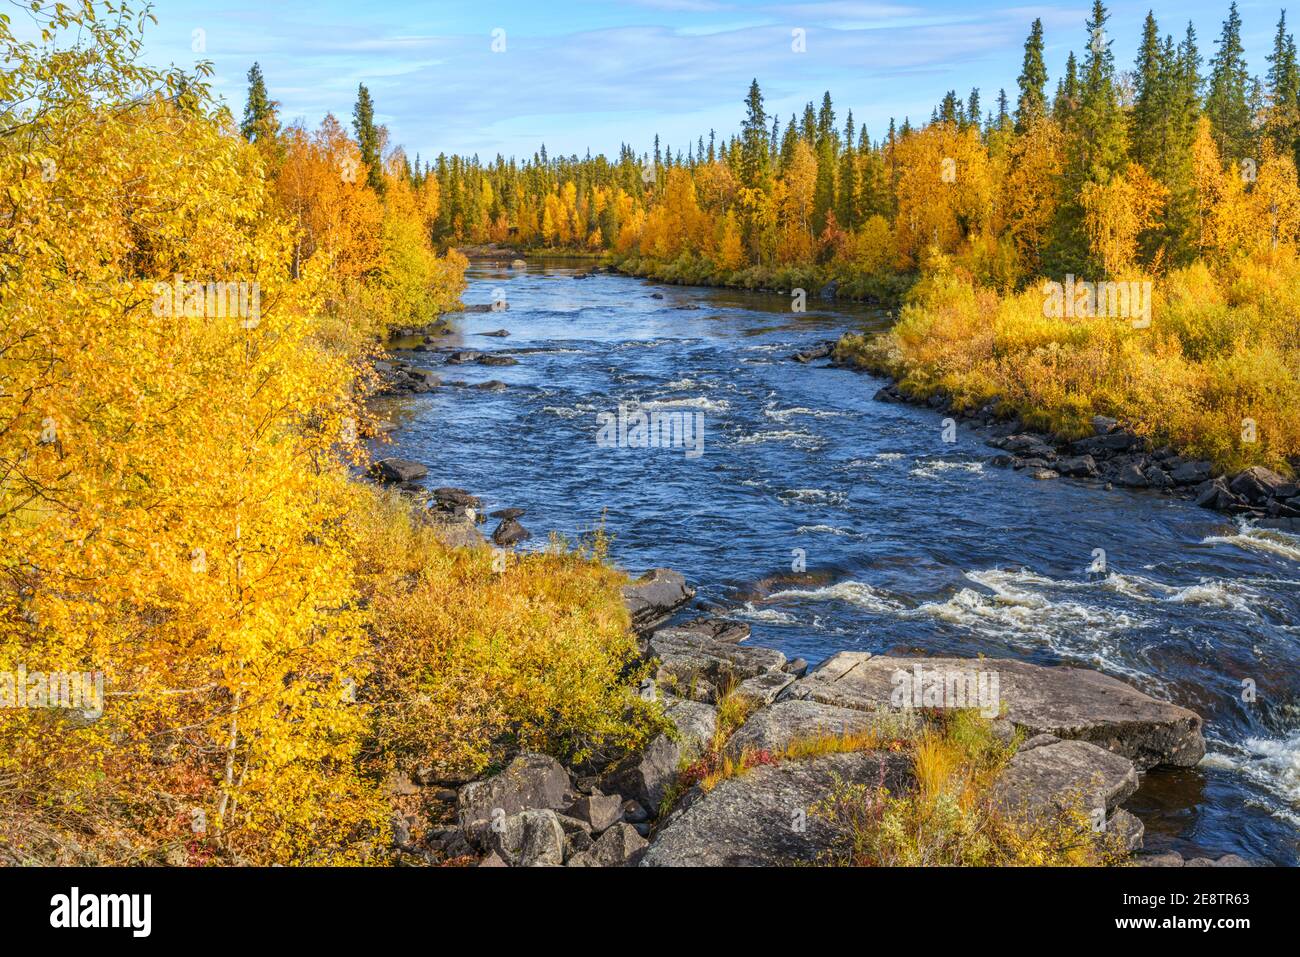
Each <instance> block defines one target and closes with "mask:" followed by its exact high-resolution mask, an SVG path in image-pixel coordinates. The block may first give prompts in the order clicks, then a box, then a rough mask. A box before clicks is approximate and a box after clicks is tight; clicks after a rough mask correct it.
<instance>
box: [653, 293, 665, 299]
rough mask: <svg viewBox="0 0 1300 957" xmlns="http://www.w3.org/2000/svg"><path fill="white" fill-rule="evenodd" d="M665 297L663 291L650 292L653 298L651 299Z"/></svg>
mask: <svg viewBox="0 0 1300 957" xmlns="http://www.w3.org/2000/svg"><path fill="white" fill-rule="evenodd" d="M663 297H664V294H663V293H662V292H652V293H650V298H651V299H662V298H663Z"/></svg>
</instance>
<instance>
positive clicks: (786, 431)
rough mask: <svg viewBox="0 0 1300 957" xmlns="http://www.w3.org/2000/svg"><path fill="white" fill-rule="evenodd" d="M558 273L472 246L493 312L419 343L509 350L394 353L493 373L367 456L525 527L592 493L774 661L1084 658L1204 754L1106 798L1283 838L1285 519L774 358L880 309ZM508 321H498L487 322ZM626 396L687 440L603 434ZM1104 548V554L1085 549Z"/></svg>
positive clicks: (1297, 725) (1289, 592)
mask: <svg viewBox="0 0 1300 957" xmlns="http://www.w3.org/2000/svg"><path fill="white" fill-rule="evenodd" d="M579 271H581V268H574V267H573V266H572V265H571V264H570V265H567V266H566V265H563V264H551V265H540V266H539V265H536V264H533V265H530V266H529V268H528V269H527V270H526V271H525V270H510V269H503V268H499V267H495V266H490V265H486V264H476V265H475V266H474V267H473V268H472V269H471V271H470V288H469V290H468V292H467V293H466V295H465V297H464V299H465V301H466V302H471V303H472V302H490V301H492V300H493V299H494V298H496V297H499V296H501V295H502V294H504V297H505V299H506V301H508V303H509V309H508V311H504V312H492V313H469V314H466V315H464V316H463V317H460V318H458V319H457V320H456V321H455V322H454V325H455V326H456V329H457V332H456V334H455V335H454V336H449V337H447V338H445V339H444V340H441V341H440V343H439V344H445V345H449V346H456V347H463V348H473V349H478V350H483V351H491V352H502V353H505V354H509V355H512V356H514V357H515V358H517V359H518V360H519V364H518V365H514V366H507V367H485V366H478V365H449V366H446V367H445V368H443V367H441V365H440V364H441V362H442V361H443V360H442V357H441V356H439V355H437V354H421V353H410V354H408V353H402V355H403V356H404V357H406V358H409V359H411V360H412V361H413V362H414V363H415V364H416V365H417V366H422V367H426V368H433V369H435V370H436V371H438V372H439V374H440V375H441V376H442V377H443V379H444V380H462V379H463V380H466V381H468V382H469V383H470V384H473V383H477V382H484V381H488V380H493V379H496V380H501V381H503V382H505V383H506V384H507V387H506V388H505V389H504V390H483V389H473V388H456V387H447V386H444V387H443V388H441V389H439V390H438V391H437V392H435V393H432V394H428V395H422V396H415V397H412V398H411V399H406V400H402V401H401V408H400V410H399V413H398V414H399V420H400V422H401V424H402V426H403V427H402V428H401V430H400V431H398V432H397V433H396V435H395V438H394V445H393V447H392V448H391V449H390V450H388V451H386V453H385V454H395V455H400V456H403V457H407V458H413V459H416V460H419V461H422V462H425V463H426V464H427V465H428V466H429V468H430V476H429V479H428V484H429V485H431V486H436V485H455V486H461V487H464V488H467V489H469V490H471V491H472V492H474V493H475V494H478V495H480V496H482V497H483V499H484V504H485V506H487V507H488V508H489V509H495V508H501V507H505V506H519V507H522V508H525V509H527V514H526V515H525V516H524V518H523V522H524V524H525V525H527V526H528V527H529V528H530V529H531V530H532V531H533V533H534V536H535V537H534V539H533V541H532V542H530V543H529V547H543V546H544V545H545V541H546V533H547V532H548V531H551V530H556V531H559V532H561V533H563V534H565V535H566V536H568V537H570V538H574V537H577V536H579V535H581V534H583V533H585V532H589V531H590V530H591V529H593V528H594V527H596V526H597V525H598V524H599V523H600V522H601V521H602V516H603V519H604V523H605V527H606V530H607V531H608V532H610V533H611V534H612V535H613V536H614V541H613V544H612V548H611V555H612V557H613V559H614V560H615V561H616V562H617V563H618V564H620V565H621V566H623V567H625V568H627V569H629V570H630V571H633V572H640V571H642V570H644V569H648V568H652V567H656V566H669V567H672V568H675V569H677V570H679V571H681V572H682V573H683V574H684V575H685V576H686V577H687V579H688V580H689V581H690V582H692V583H693V584H694V585H695V586H696V587H697V588H698V589H699V594H698V599H699V600H700V601H702V602H705V603H708V604H710V605H714V606H717V607H718V608H719V609H721V612H722V613H723V614H725V615H728V616H731V617H735V618H737V619H741V620H744V621H746V622H748V623H749V624H750V625H751V626H752V628H753V637H752V638H751V639H750V640H751V642H752V643H754V644H759V645H767V646H771V647H775V648H779V649H781V650H782V651H784V652H785V653H786V654H787V655H788V656H790V657H791V658H793V657H803V658H806V659H807V660H808V661H809V662H811V663H813V664H815V663H816V662H818V661H820V660H822V659H824V658H826V657H828V656H829V655H831V654H833V653H835V652H836V651H839V650H843V649H850V650H862V651H870V652H890V651H894V652H906V651H912V650H923V651H926V652H932V653H936V654H952V655H959V656H968V657H973V656H976V655H980V654H983V655H987V656H992V657H1015V658H1022V659H1025V660H1028V661H1032V662H1035V663H1039V664H1056V663H1069V664H1079V665H1085V666H1088V667H1092V668H1097V669H1100V670H1102V671H1105V672H1106V673H1108V674H1111V675H1115V676H1117V677H1119V678H1122V679H1124V680H1126V681H1129V682H1131V683H1133V684H1135V685H1137V686H1138V687H1140V688H1142V689H1143V690H1145V691H1147V692H1148V693H1150V694H1152V695H1154V696H1156V697H1159V698H1164V699H1168V700H1170V701H1173V702H1176V703H1178V704H1181V705H1184V706H1186V707H1189V708H1192V709H1194V710H1196V711H1198V712H1199V713H1200V714H1201V715H1202V716H1203V717H1204V718H1205V720H1206V734H1207V738H1208V739H1209V741H1210V748H1209V750H1210V753H1209V755H1208V756H1207V757H1206V759H1205V760H1204V761H1203V762H1202V764H1201V765H1200V766H1199V767H1197V768H1195V769H1190V770H1178V771H1168V770H1159V771H1153V772H1151V773H1149V774H1148V775H1146V776H1145V778H1144V782H1143V786H1142V788H1141V790H1140V791H1139V792H1138V794H1137V795H1136V796H1135V797H1134V798H1132V799H1131V800H1130V802H1129V803H1128V805H1127V806H1128V807H1129V808H1130V809H1132V810H1134V811H1135V812H1136V813H1138V815H1139V816H1140V817H1142V818H1143V820H1144V821H1145V823H1146V826H1147V846H1148V848H1161V849H1163V848H1165V847H1174V848H1176V849H1178V850H1182V851H1183V852H1184V853H1188V854H1192V853H1195V852H1197V851H1198V850H1200V851H1210V852H1214V853H1216V854H1217V853H1218V852H1226V851H1232V852H1235V853H1239V854H1242V855H1243V856H1246V857H1250V858H1253V859H1257V860H1268V861H1272V862H1275V863H1279V864H1292V865H1293V864H1296V863H1297V862H1298V861H1300V668H1297V663H1298V662H1300V536H1293V535H1287V534H1284V533H1281V532H1275V531H1266V530H1261V529H1256V528H1253V527H1252V526H1250V525H1249V524H1246V523H1239V522H1234V521H1233V520H1231V519H1228V518H1225V517H1223V516H1220V515H1217V514H1215V513H1212V512H1209V511H1206V510H1203V509H1200V508H1197V507H1195V506H1194V505H1192V504H1190V503H1187V502H1181V501H1175V500H1172V499H1169V498H1166V497H1162V496H1160V495H1158V494H1155V493H1134V492H1129V491H1122V490H1115V491H1111V492H1107V491H1105V490H1103V489H1101V488H1098V487H1088V486H1084V485H1081V484H1077V483H1074V482H1071V481H1069V480H1060V481H1036V480H1034V479H1033V478H1031V477H1030V476H1029V475H1027V474H1024V473H1017V472H1010V471H1001V470H998V469H996V468H993V467H991V466H990V465H989V464H988V460H989V458H990V457H991V456H992V455H993V454H995V450H993V449H990V448H988V447H987V446H985V445H984V441H983V440H984V436H982V435H980V434H979V433H976V432H973V431H970V430H967V429H964V428H959V429H958V430H957V433H956V436H955V438H956V441H955V442H949V441H945V435H944V429H943V423H942V419H943V415H942V413H936V412H933V411H930V410H927V409H921V408H914V407H911V406H905V405H896V404H886V403H881V402H875V401H873V400H872V395H873V394H874V393H875V391H876V389H877V388H878V387H879V386H880V385H881V384H882V382H881V381H880V380H878V379H876V378H874V377H872V376H869V375H865V374H862V373H858V372H854V371H849V370H843V369H830V368H821V367H819V365H820V364H814V365H808V366H805V365H800V364H798V363H795V362H791V361H790V360H789V356H790V354H791V353H792V352H794V351H795V350H797V349H800V348H805V347H807V346H809V345H812V344H815V343H818V342H821V341H824V340H827V339H831V338H834V337H836V336H837V335H838V334H839V333H840V332H842V331H845V330H848V329H880V328H884V327H885V326H886V325H887V324H888V322H889V319H888V317H887V316H886V315H885V314H884V313H883V312H880V311H877V310H870V309H866V308H859V309H854V308H852V307H848V306H842V305H840V304H835V305H833V306H832V305H830V304H826V303H820V302H817V301H816V300H812V301H810V303H809V311H808V312H807V313H804V314H795V313H793V312H792V311H791V309H790V300H789V299H788V298H785V297H781V296H777V295H759V294H752V295H751V294H744V293H737V292H733V291H726V290H712V289H698V288H681V287H672V286H658V285H654V284H650V283H645V282H642V281H640V280H637V279H633V278H629V277H624V276H615V275H595V276H591V277H590V278H587V279H583V280H577V279H574V278H573V277H574V274H575V273H576V272H579ZM656 294H657V295H658V296H659V297H661V298H656ZM501 327H504V328H507V329H508V330H509V331H510V337H509V338H488V337H485V336H483V335H482V333H484V332H488V331H491V330H495V329H498V328H501ZM637 403H639V404H640V407H641V408H642V409H644V410H647V411H649V410H655V409H658V410H660V412H661V413H662V412H664V411H676V412H685V413H692V414H693V413H699V416H698V419H699V420H700V421H702V423H703V428H704V433H703V445H702V454H700V455H698V456H696V455H688V454H686V450H685V449H683V448H627V447H605V446H602V445H601V444H600V443H598V441H597V435H598V432H599V428H600V422H599V421H598V419H597V415H598V414H599V413H617V410H618V407H619V406H620V404H622V405H625V406H635V405H636V404H637ZM696 418H697V417H695V416H694V415H692V421H694V420H695V419H696ZM951 437H952V436H951V435H949V436H948V438H951ZM1097 549H1102V550H1104V553H1105V556H1104V557H1105V562H1106V568H1107V574H1105V575H1101V574H1097V573H1096V572H1092V573H1090V572H1089V569H1090V568H1093V567H1096V563H1097V559H1098V557H1099V556H1098V555H1097V553H1096V551H1095V550H1097ZM800 562H802V563H803V566H806V571H803V572H798V571H794V570H793V569H795V568H798V567H801V566H800ZM1251 687H1253V689H1254V698H1255V700H1254V701H1250V700H1246V699H1249V698H1250V697H1251V694H1249V693H1248V690H1249V688H1251Z"/></svg>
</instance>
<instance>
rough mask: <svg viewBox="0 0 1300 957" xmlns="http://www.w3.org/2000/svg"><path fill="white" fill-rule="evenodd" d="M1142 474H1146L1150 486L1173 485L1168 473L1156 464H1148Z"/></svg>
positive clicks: (1163, 486)
mask: <svg viewBox="0 0 1300 957" xmlns="http://www.w3.org/2000/svg"><path fill="white" fill-rule="evenodd" d="M1143 474H1144V475H1146V477H1147V482H1148V483H1150V485H1151V487H1152V488H1172V487H1173V484H1174V482H1173V479H1171V478H1170V477H1169V473H1168V472H1166V471H1165V470H1164V469H1162V468H1160V466H1158V465H1148V466H1147V467H1146V471H1145V472H1143Z"/></svg>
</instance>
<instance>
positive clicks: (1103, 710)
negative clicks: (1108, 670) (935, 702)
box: [783, 651, 1205, 770]
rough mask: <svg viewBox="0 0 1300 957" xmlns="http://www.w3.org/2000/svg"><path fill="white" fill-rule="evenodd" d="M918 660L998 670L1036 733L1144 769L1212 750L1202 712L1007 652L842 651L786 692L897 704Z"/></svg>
mask: <svg viewBox="0 0 1300 957" xmlns="http://www.w3.org/2000/svg"><path fill="white" fill-rule="evenodd" d="M916 665H920V666H922V667H923V668H924V669H926V670H927V671H930V672H934V671H945V670H952V671H961V672H967V673H969V672H988V673H992V674H996V676H997V679H998V690H999V697H1000V700H1001V704H1002V706H1003V708H1004V711H1005V715H1006V717H1007V718H1008V719H1009V720H1011V721H1012V722H1013V723H1014V724H1015V725H1016V726H1018V727H1020V728H1022V729H1024V731H1025V732H1026V733H1027V734H1028V735H1030V736H1033V735H1038V734H1051V735H1055V736H1056V737H1058V738H1072V739H1076V740H1080V741H1088V742H1091V743H1092V744H1095V745H1097V746H1098V747H1101V748H1105V749H1106V750H1108V751H1113V752H1114V753H1116V754H1120V755H1123V756H1124V757H1126V758H1129V759H1130V760H1131V761H1133V762H1134V763H1135V764H1136V765H1137V767H1138V769H1139V770H1145V769H1147V768H1150V767H1154V766H1155V765H1157V764H1172V765H1178V766H1182V767H1190V766H1192V765H1194V764H1196V762H1198V761H1199V760H1200V759H1201V758H1202V757H1203V756H1204V754H1205V738H1204V737H1203V736H1202V733H1201V718H1200V716H1199V715H1197V714H1196V713H1195V712H1192V711H1189V710H1187V709H1186V708H1181V707H1179V706H1177V705H1173V704H1169V703H1168V702H1164V701H1158V700H1156V699H1155V698H1152V697H1151V696H1150V695H1147V694H1143V693H1142V692H1141V691H1138V690H1137V689H1136V688H1134V687H1132V686H1131V685H1128V684H1125V683H1124V682H1122V681H1119V680H1118V679H1115V678H1111V677H1109V676H1108V675H1103V674H1101V673H1100V672H1097V671H1091V670H1088V669H1086V668H1070V667H1055V668H1044V667H1041V666H1039V665H1031V664H1028V663H1026V662H1023V661H1013V660H1010V659H1005V658H979V659H974V658H900V657H890V656H885V655H876V656H873V655H870V654H867V653H865V652H853V651H842V652H840V653H839V654H837V655H835V656H833V657H831V658H829V659H827V660H826V661H825V662H823V663H822V664H821V665H820V666H818V667H817V668H816V669H815V670H814V671H812V672H810V673H809V674H808V675H807V676H805V677H804V678H801V679H800V680H799V681H796V682H795V683H794V684H793V685H791V686H790V687H789V688H787V689H786V690H785V692H784V693H783V698H786V699H790V698H795V699H801V700H808V701H817V702H821V703H823V704H830V705H836V706H839V707H843V708H857V709H860V710H867V711H872V710H882V709H889V708H891V700H890V699H891V695H892V694H893V692H894V688H895V685H896V682H895V679H894V675H895V673H896V672H897V671H899V670H902V671H906V672H911V671H912V670H913V667H914V666H916Z"/></svg>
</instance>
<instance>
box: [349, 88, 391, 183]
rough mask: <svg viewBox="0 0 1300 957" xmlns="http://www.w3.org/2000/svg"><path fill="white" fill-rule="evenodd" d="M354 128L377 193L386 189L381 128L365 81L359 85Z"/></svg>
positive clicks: (354, 108) (368, 181)
mask: <svg viewBox="0 0 1300 957" xmlns="http://www.w3.org/2000/svg"><path fill="white" fill-rule="evenodd" d="M352 129H353V130H354V131H356V134H357V146H359V147H360V148H361V162H363V163H365V164H366V169H367V174H366V182H367V183H368V184H369V185H370V187H371V188H372V189H374V190H375V192H377V193H382V192H383V191H384V174H383V170H382V169H381V168H380V155H379V149H380V140H379V128H378V127H376V126H375V105H374V104H373V103H372V102H371V101H370V91H369V90H367V89H366V85H365V84H364V83H362V84H360V85H359V86H358V87H357V104H356V106H355V107H353V109H352Z"/></svg>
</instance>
